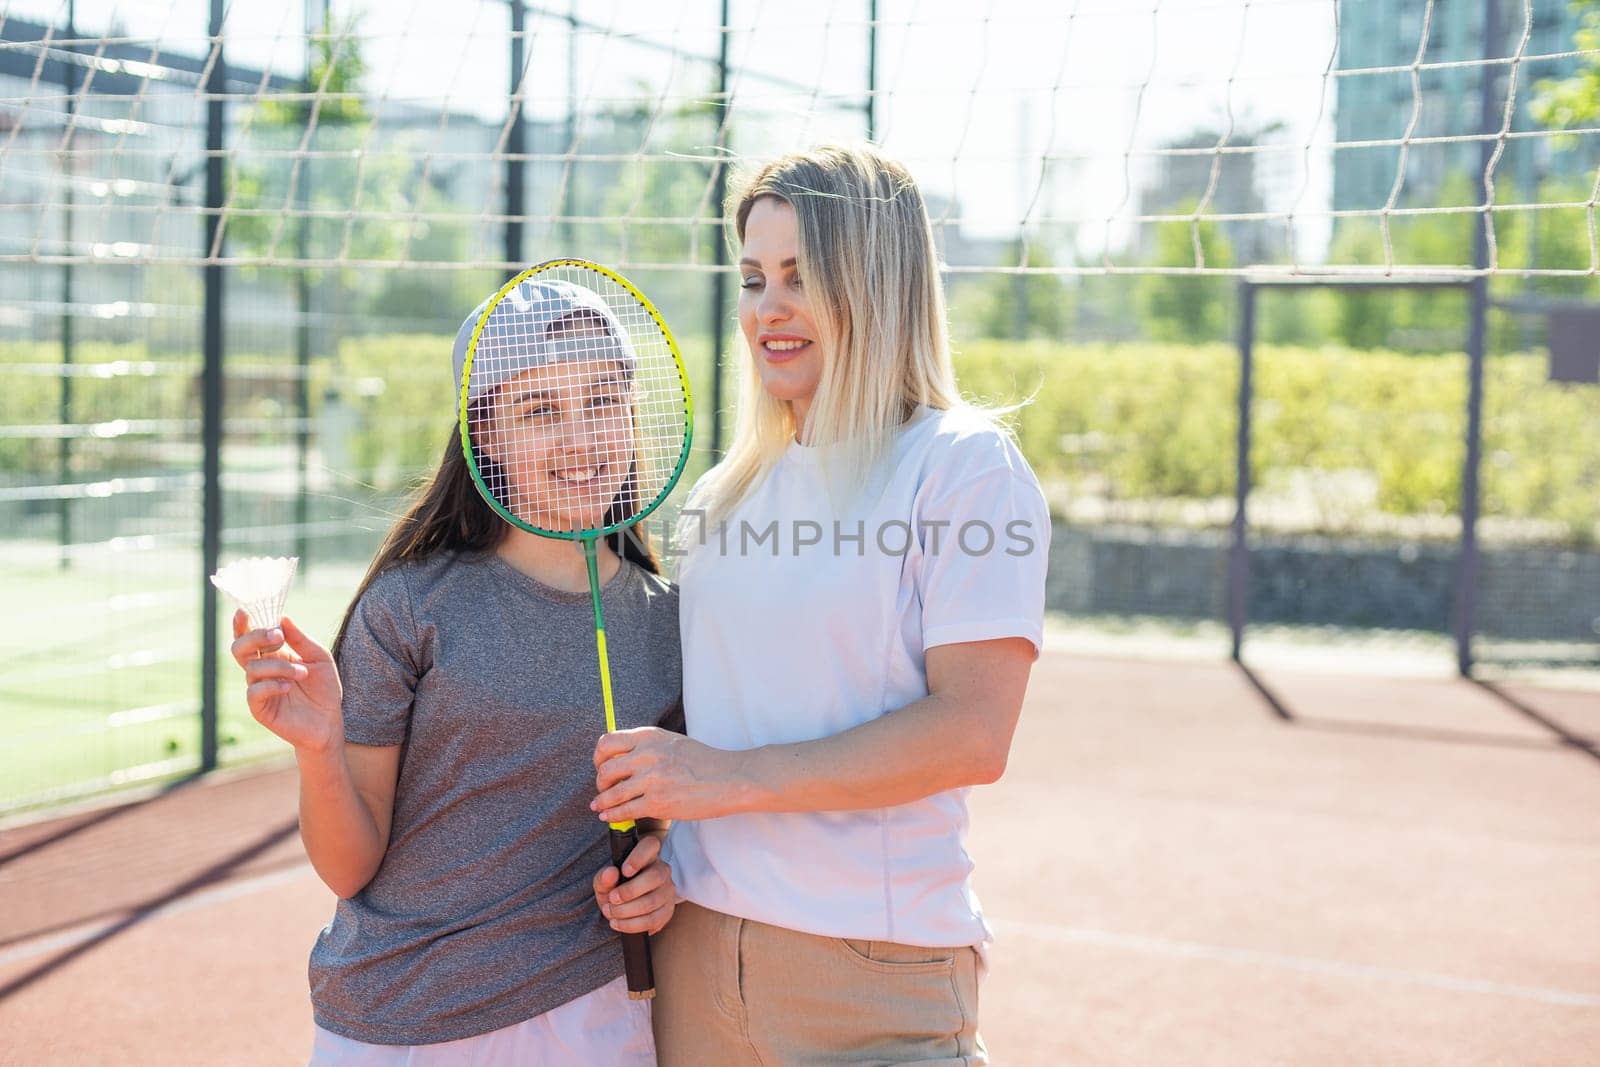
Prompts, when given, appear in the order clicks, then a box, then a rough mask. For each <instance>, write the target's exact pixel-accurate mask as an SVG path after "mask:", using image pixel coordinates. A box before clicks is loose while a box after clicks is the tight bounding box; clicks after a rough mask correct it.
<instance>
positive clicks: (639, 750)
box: [590, 638, 1034, 821]
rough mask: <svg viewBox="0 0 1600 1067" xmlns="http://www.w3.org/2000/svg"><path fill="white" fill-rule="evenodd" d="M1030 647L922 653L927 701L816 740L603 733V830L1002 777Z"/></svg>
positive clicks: (961, 647)
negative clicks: (736, 747) (752, 744)
mask: <svg viewBox="0 0 1600 1067" xmlns="http://www.w3.org/2000/svg"><path fill="white" fill-rule="evenodd" d="M1033 658H1034V655H1033V645H1032V643H1031V642H1029V641H1027V640H1026V639H1024V638H1002V639H999V640H992V641H973V642H967V643H963V644H951V645H939V646H936V647H934V648H931V649H929V650H928V652H927V655H926V658H925V664H926V667H927V673H928V695H927V696H926V697H924V698H922V699H921V700H917V701H913V702H912V703H910V704H907V705H905V706H904V707H901V708H897V709H895V710H894V711H891V712H889V713H887V714H885V715H882V716H880V717H878V718H877V719H874V720H872V721H871V722H866V723H863V724H861V725H860V726H857V727H854V728H852V729H849V730H846V731H844V732H843V733H838V734H834V735H833V736H831V737H824V738H821V739H819V740H816V741H802V742H798V743H794V744H787V745H764V746H762V747H760V748H755V749H750V750H748V751H744V752H726V751H723V750H720V749H714V748H711V747H709V746H707V745H703V744H701V743H699V742H697V741H693V740H690V739H689V738H687V737H682V736H679V735H676V734H671V733H668V732H667V731H664V730H658V729H654V728H647V729H643V730H628V731H621V732H618V733H614V734H607V735H606V736H605V737H604V738H602V739H601V741H600V744H599V746H597V748H596V752H595V763H596V768H597V774H596V785H597V786H598V788H599V791H600V795H599V796H598V797H596V799H595V802H594V803H593V804H592V805H590V806H591V807H592V808H594V810H595V811H597V812H598V813H599V816H600V818H602V819H605V820H608V821H620V820H623V819H631V818H642V817H644V816H645V815H647V814H648V815H653V816H657V817H661V818H672V819H709V818H716V817H718V816H721V815H731V814H735V813H738V812H753V811H844V810H852V809H861V808H879V807H889V806H891V805H895V804H904V803H907V802H909V801H913V800H919V799H921V798H923V797H926V796H931V795H932V794H934V793H939V792H943V791H945V790H947V789H955V788H959V787H961V786H968V785H980V784H984V783H987V782H993V781H995V780H996V779H998V778H999V777H1000V775H1001V774H1002V773H1004V771H1005V766H1006V757H1007V755H1008V753H1009V752H1010V749H1011V737H1012V734H1013V733H1014V732H1015V731H1016V726H1017V718H1018V716H1019V715H1020V714H1021V711H1022V696H1023V693H1024V691H1025V690H1026V689H1027V684H1028V674H1029V672H1030V670H1031V669H1032V666H1033Z"/></svg>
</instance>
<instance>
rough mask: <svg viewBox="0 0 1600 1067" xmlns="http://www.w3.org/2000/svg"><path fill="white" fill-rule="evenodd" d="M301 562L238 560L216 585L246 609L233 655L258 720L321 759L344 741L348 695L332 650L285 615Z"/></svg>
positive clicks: (236, 624) (237, 618)
mask: <svg viewBox="0 0 1600 1067" xmlns="http://www.w3.org/2000/svg"><path fill="white" fill-rule="evenodd" d="M299 563H300V560H299V558H298V557H296V556H272V557H265V556H251V557H249V558H247V559H239V560H234V561H233V562H232V563H230V564H228V565H227V566H226V567H223V568H222V569H221V570H219V571H218V572H217V573H216V574H213V575H212V576H211V584H212V585H214V586H216V587H217V588H218V589H220V590H222V591H223V592H224V593H226V594H228V596H229V597H230V598H231V599H232V600H233V602H234V603H235V604H237V605H238V606H239V610H238V611H235V612H234V613H233V639H234V640H233V646H232V648H231V650H230V651H232V653H233V658H234V659H235V660H237V661H238V663H239V666H241V667H243V668H244V676H245V680H246V681H247V682H248V683H249V688H248V689H247V690H246V691H245V693H246V698H247V699H248V700H249V702H250V714H252V715H254V716H255V717H256V721H257V722H259V723H260V724H261V725H262V726H265V727H266V728H267V729H269V730H271V731H272V732H273V733H275V734H277V735H278V736H279V737H281V738H283V739H284V740H285V741H287V742H289V743H290V744H291V745H293V746H294V747H295V749H296V750H297V751H310V752H320V751H326V750H328V749H331V748H332V747H333V746H334V745H336V744H338V743H339V742H340V741H343V740H344V717H343V715H342V713H341V712H340V710H339V709H340V701H341V698H342V696H343V692H344V691H343V687H342V686H341V685H340V684H339V672H338V669H337V668H336V667H335V666H334V664H333V657H332V656H330V655H329V654H328V651H327V649H325V648H323V647H322V646H321V645H319V644H317V643H316V642H315V641H313V640H311V638H309V637H307V636H306V635H305V632H304V631H303V630H301V629H300V627H298V626H296V625H295V624H294V623H293V622H291V621H290V620H289V619H288V618H286V617H285V616H284V614H283V604H284V601H285V600H286V599H287V598H288V596H289V584H290V582H292V581H293V580H294V572H295V568H296V567H297V566H298V565H299Z"/></svg>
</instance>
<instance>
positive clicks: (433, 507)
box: [333, 399, 661, 659]
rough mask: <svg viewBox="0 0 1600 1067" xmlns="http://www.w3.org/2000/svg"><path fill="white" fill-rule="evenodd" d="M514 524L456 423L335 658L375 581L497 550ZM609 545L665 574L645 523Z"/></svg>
mask: <svg viewBox="0 0 1600 1067" xmlns="http://www.w3.org/2000/svg"><path fill="white" fill-rule="evenodd" d="M483 413H484V411H483V401H482V399H480V400H476V401H474V402H473V407H472V408H469V410H468V417H469V418H474V419H475V418H477V417H478V416H479V415H481V414H483ZM478 466H479V472H480V473H481V474H483V476H484V478H485V481H486V482H488V483H489V484H490V485H491V486H492V485H493V484H494V478H495V473H494V472H493V471H492V469H490V468H491V467H492V463H491V462H490V461H488V460H487V459H486V458H485V459H480V462H479V465H478ZM638 495H639V494H638V480H637V478H636V477H635V474H634V471H633V470H632V469H630V470H629V472H628V477H627V479H626V480H625V481H624V482H623V484H622V488H621V490H620V491H619V492H618V494H617V500H616V502H615V503H613V504H612V505H611V507H610V508H609V509H608V510H607V511H606V514H605V518H604V520H603V522H604V524H605V525H606V526H610V525H612V524H614V523H618V522H622V521H623V520H624V519H627V518H629V517H631V516H632V515H633V514H635V513H636V512H637V511H638V509H639V503H640V502H639V500H638ZM511 529H512V527H511V524H510V523H508V522H507V521H506V520H505V519H503V518H501V516H500V514H499V513H498V512H496V511H495V510H494V508H492V507H490V506H489V502H488V501H487V500H485V499H484V498H483V494H482V493H480V492H479V491H478V487H477V486H476V485H474V484H473V481H472V471H471V469H470V468H469V467H468V466H467V457H466V456H465V455H464V454H463V453H462V450H461V427H460V424H459V423H458V424H457V425H456V426H454V427H453V428H452V429H451V431H450V437H449V440H448V441H446V442H445V448H444V456H443V457H442V458H440V460H439V467H438V469H437V470H435V471H434V472H433V477H431V478H430V479H428V481H427V482H425V483H423V484H422V485H421V486H420V487H419V488H418V489H417V491H416V493H415V494H413V495H412V497H411V501H410V503H409V504H408V505H407V506H406V511H405V514H404V515H402V516H400V518H399V519H397V520H396V521H395V524H394V525H393V526H392V527H390V528H389V533H388V535H387V536H385V537H384V539H383V544H382V545H381V546H380V547H379V548H378V553H377V555H376V556H374V557H373V558H372V565H371V566H369V567H368V568H367V573H366V574H365V576H363V577H362V579H361V584H360V585H359V586H358V587H357V588H356V595H355V596H353V597H351V599H350V606H349V607H348V608H346V609H345V613H344V618H343V619H342V620H341V621H340V623H339V632H338V634H337V635H336V636H335V637H334V639H333V655H334V658H335V659H337V658H338V656H339V650H340V649H341V648H342V647H343V646H344V635H345V630H346V628H348V627H349V625H350V617H351V616H352V615H353V614H354V613H355V608H356V604H357V603H359V602H360V600H361V597H362V596H363V595H365V593H366V591H367V589H368V587H370V586H371V585H372V583H373V581H374V580H375V579H376V578H377V577H378V576H379V575H380V574H383V573H384V572H385V571H387V570H389V569H390V568H391V567H395V566H397V565H399V564H401V563H406V562H409V561H412V560H422V559H427V558H428V557H430V556H433V555H436V554H438V553H440V552H489V551H493V550H494V549H495V548H497V547H499V545H500V542H502V541H504V540H505V539H506V538H507V537H508V536H510V534H511ZM605 541H606V544H607V545H609V546H610V547H611V550H612V551H613V552H615V553H616V554H617V555H619V556H621V557H622V558H623V559H626V560H630V561H632V562H633V563H636V564H638V565H639V566H640V567H643V568H644V569H645V570H647V571H649V572H650V573H651V574H660V573H661V561H660V559H659V558H658V557H657V556H656V552H655V549H654V547H652V545H651V544H650V534H649V531H647V530H645V529H644V524H643V523H635V524H633V525H631V526H627V527H624V528H623V529H620V530H617V531H615V532H613V533H610V534H607V535H606V538H605Z"/></svg>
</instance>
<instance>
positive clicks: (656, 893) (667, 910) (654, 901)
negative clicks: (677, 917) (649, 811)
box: [594, 834, 678, 934]
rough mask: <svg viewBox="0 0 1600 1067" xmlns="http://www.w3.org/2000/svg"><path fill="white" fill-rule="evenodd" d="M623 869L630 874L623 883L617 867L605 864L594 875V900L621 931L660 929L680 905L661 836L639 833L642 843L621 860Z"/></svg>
mask: <svg viewBox="0 0 1600 1067" xmlns="http://www.w3.org/2000/svg"><path fill="white" fill-rule="evenodd" d="M622 869H623V873H625V874H627V875H629V876H630V877H629V879H628V881H626V882H623V883H622V884H620V885H618V884H617V882H618V878H617V869H616V868H615V867H603V868H601V869H600V871H599V872H598V873H596V874H595V876H594V901H595V903H596V904H598V905H600V914H602V915H604V916H605V917H606V920H607V921H608V922H610V923H611V929H613V930H615V931H617V933H619V934H653V933H655V932H657V931H658V930H660V929H661V928H662V927H663V926H665V925H667V920H668V919H671V918H672V911H673V909H674V908H676V907H677V906H678V889H677V887H676V886H674V885H673V884H672V867H671V865H670V864H668V863H667V861H666V860H664V859H662V858H661V838H660V836H659V835H657V834H640V835H639V843H638V844H637V845H634V846H633V851H632V852H630V853H628V858H627V859H625V860H623V861H622ZM635 872H637V873H635Z"/></svg>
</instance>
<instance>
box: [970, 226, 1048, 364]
mask: <svg viewBox="0 0 1600 1067" xmlns="http://www.w3.org/2000/svg"><path fill="white" fill-rule="evenodd" d="M1014 249H1015V258H1016V261H1018V262H1020V261H1021V258H1022V243H1021V241H1018V242H1017V243H1016V245H1015V246H1014ZM1052 265H1053V264H1052V263H1051V260H1050V257H1049V256H1048V255H1047V254H1045V253H1044V252H1042V251H1040V250H1039V249H1038V248H1037V247H1033V248H1030V249H1029V250H1028V266H1030V267H1050V266H1052ZM948 293H949V301H950V325H951V330H952V332H953V333H954V334H955V335H956V336H957V337H960V338H962V339H969V338H971V339H976V338H980V337H981V338H992V339H995V340H1001V339H1010V340H1017V341H1020V340H1026V339H1029V338H1047V339H1051V340H1058V341H1059V340H1064V339H1065V338H1066V337H1067V335H1068V334H1069V333H1070V332H1071V326H1072V322H1073V318H1074V315H1073V308H1074V300H1073V293H1072V290H1071V289H1069V288H1068V287H1067V285H1066V283H1065V282H1064V281H1063V280H1062V278H1061V277H1060V276H1059V275H1055V274H986V275H984V276H983V277H982V278H981V279H977V280H973V281H966V282H960V283H957V284H954V285H951V286H950V287H949V290H948Z"/></svg>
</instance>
